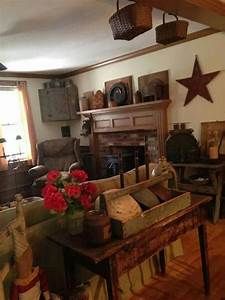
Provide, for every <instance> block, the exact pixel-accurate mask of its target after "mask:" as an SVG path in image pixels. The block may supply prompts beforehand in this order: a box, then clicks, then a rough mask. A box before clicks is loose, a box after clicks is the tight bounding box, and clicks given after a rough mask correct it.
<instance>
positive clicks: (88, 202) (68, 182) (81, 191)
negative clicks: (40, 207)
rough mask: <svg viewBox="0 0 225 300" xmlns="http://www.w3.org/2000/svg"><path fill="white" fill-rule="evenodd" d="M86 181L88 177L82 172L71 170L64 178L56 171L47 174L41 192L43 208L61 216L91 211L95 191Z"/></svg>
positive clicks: (91, 184) (92, 185)
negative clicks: (80, 211)
mask: <svg viewBox="0 0 225 300" xmlns="http://www.w3.org/2000/svg"><path fill="white" fill-rule="evenodd" d="M87 179H88V175H87V173H86V172H85V171H83V170H73V171H71V173H69V174H68V175H67V176H66V177H65V176H62V174H61V173H60V172H59V171H57V170H52V171H50V172H48V174H47V182H46V185H45V187H44V188H43V190H42V196H43V197H44V206H45V207H46V208H47V209H48V210H50V211H53V212H56V213H61V214H63V213H69V214H73V213H74V211H75V210H89V209H91V208H92V206H93V201H94V200H95V198H96V193H97V190H96V186H95V185H94V184H93V183H91V182H86V180H87Z"/></svg>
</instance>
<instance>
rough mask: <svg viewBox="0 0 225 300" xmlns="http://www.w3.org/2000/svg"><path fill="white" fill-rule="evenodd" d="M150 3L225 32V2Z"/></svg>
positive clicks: (170, 0) (155, 0)
mask: <svg viewBox="0 0 225 300" xmlns="http://www.w3.org/2000/svg"><path fill="white" fill-rule="evenodd" d="M137 1H138V0H137ZM149 2H150V3H151V5H152V7H155V8H158V9H161V10H164V11H166V12H173V13H175V14H177V15H178V16H181V17H184V18H187V19H189V20H192V21H195V22H198V23H202V24H205V25H207V26H209V27H211V28H214V29H216V30H220V31H225V1H223V0H221V1H219V0H149Z"/></svg>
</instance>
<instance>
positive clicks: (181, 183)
mask: <svg viewBox="0 0 225 300" xmlns="http://www.w3.org/2000/svg"><path fill="white" fill-rule="evenodd" d="M173 167H174V168H175V169H176V171H177V175H178V187H179V189H181V190H185V191H189V192H192V193H200V194H206V195H212V196H214V197H215V205H214V206H213V222H214V223H216V222H217V221H218V219H219V216H220V207H221V197H222V188H223V174H224V170H225V162H219V163H214V164H212V163H211V164H209V163H193V164H190V163H179V164H178V163H176V164H175V163H174V164H173ZM190 171H192V172H194V173H200V174H201V173H202V174H203V175H204V176H208V177H209V179H210V183H207V184H202V185H201V184H199V183H197V182H196V183H193V182H190V181H189V180H188V178H186V177H187V173H188V172H190Z"/></svg>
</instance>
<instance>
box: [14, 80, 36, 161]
mask: <svg viewBox="0 0 225 300" xmlns="http://www.w3.org/2000/svg"><path fill="white" fill-rule="evenodd" d="M17 88H18V90H19V93H20V98H21V101H22V107H23V112H24V117H23V120H24V127H25V128H26V130H25V131H26V132H27V135H28V139H29V141H30V158H31V160H32V163H33V164H36V161H37V151H36V141H37V140H36V132H35V127H34V121H33V116H32V111H31V106H30V100H29V95H28V90H27V83H26V81H18V82H17Z"/></svg>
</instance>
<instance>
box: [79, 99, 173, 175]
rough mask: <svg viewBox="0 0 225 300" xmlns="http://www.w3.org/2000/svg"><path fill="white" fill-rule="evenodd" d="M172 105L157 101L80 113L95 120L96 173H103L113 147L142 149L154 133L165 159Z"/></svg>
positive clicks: (93, 139) (91, 142) (169, 101)
mask: <svg viewBox="0 0 225 300" xmlns="http://www.w3.org/2000/svg"><path fill="white" fill-rule="evenodd" d="M170 103H171V100H169V99H168V100H157V101H153V102H144V103H139V104H131V105H124V106H117V107H111V108H104V109H97V110H89V111H83V112H80V115H83V116H86V117H89V118H90V120H91V135H90V147H91V152H92V153H93V154H94V158H95V160H96V164H95V165H96V170H100V169H102V163H101V160H102V157H103V156H104V155H105V154H107V153H108V152H109V151H110V149H109V146H110V144H111V143H114V144H115V145H117V146H118V145H119V146H124V145H126V146H128V145H129V143H130V145H132V146H138V145H140V143H141V144H143V143H144V138H145V136H148V135H149V134H150V135H151V134H152V131H154V132H155V133H156V136H157V139H158V149H159V155H164V154H165V139H166V137H167V134H168V129H167V107H168V105H169V104H170ZM135 135H136V137H135ZM142 139H143V140H142ZM103 148H104V149H103Z"/></svg>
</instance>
